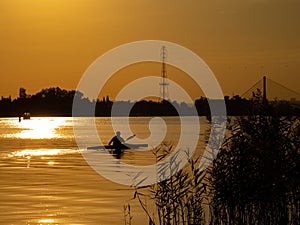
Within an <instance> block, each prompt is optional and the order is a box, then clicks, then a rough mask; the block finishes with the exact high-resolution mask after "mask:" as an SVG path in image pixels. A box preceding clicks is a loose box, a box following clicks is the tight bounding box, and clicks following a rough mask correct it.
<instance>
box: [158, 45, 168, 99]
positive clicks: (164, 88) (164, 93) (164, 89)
mask: <svg viewBox="0 0 300 225" xmlns="http://www.w3.org/2000/svg"><path fill="white" fill-rule="evenodd" d="M160 54H161V61H162V68H161V82H160V83H159V85H160V96H161V98H162V101H163V100H168V99H169V92H168V85H169V83H168V81H167V69H166V59H167V49H166V47H165V46H162V48H161V52H160Z"/></svg>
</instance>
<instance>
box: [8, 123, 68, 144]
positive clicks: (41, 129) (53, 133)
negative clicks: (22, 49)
mask: <svg viewBox="0 0 300 225" xmlns="http://www.w3.org/2000/svg"><path fill="white" fill-rule="evenodd" d="M64 123H65V119H57V118H56V119H51V118H32V119H30V120H23V121H22V122H20V123H19V124H18V128H19V129H21V131H20V132H19V133H16V134H13V136H14V137H16V138H23V139H51V138H59V137H60V134H59V132H57V131H58V130H59V128H60V127H61V126H62V125H63V124H64Z"/></svg>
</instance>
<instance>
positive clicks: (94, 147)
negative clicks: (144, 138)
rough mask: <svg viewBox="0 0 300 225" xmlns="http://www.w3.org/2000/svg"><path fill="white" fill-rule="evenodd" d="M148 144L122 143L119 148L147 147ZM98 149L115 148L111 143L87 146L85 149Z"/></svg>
mask: <svg viewBox="0 0 300 225" xmlns="http://www.w3.org/2000/svg"><path fill="white" fill-rule="evenodd" d="M147 147H148V144H122V146H121V149H122V150H123V149H139V148H147ZM98 149H102V150H105V149H115V147H114V146H113V145H98V146H91V147H87V150H98Z"/></svg>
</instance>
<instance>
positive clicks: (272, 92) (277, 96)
mask: <svg viewBox="0 0 300 225" xmlns="http://www.w3.org/2000/svg"><path fill="white" fill-rule="evenodd" d="M258 92H260V93H261V94H262V97H263V98H265V99H267V100H269V101H273V100H277V101H283V100H284V101H290V103H291V104H293V105H297V106H299V107H300V93H299V92H297V91H294V90H292V89H290V88H288V87H286V86H284V85H282V84H280V83H278V82H276V81H274V80H272V79H269V78H267V77H266V76H264V77H263V78H262V79H260V80H259V81H257V82H256V83H255V84H254V85H253V86H251V87H250V88H249V89H248V90H247V91H246V92H245V93H243V94H242V95H241V96H242V97H243V98H246V99H251V98H253V94H254V93H258Z"/></svg>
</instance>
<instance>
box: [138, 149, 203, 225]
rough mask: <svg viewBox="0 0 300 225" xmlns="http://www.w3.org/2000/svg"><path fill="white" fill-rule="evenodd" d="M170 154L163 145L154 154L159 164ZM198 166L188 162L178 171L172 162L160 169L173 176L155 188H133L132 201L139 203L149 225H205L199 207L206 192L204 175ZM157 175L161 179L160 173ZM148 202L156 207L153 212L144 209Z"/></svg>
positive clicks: (195, 162) (196, 162)
mask: <svg viewBox="0 0 300 225" xmlns="http://www.w3.org/2000/svg"><path fill="white" fill-rule="evenodd" d="M171 151H172V146H167V145H162V146H160V147H158V148H156V149H155V150H154V154H155V156H156V158H157V160H158V161H161V160H163V159H164V158H165V157H166V156H168V155H169V153H170V152H171ZM187 154H188V153H187ZM174 157H177V155H175V156H174ZM187 157H188V155H187ZM197 164H198V160H197V159H191V160H189V163H188V166H186V167H185V168H184V169H182V170H178V165H176V160H172V159H171V160H170V163H166V164H164V165H163V166H162V168H160V169H164V170H165V169H170V170H172V171H170V173H171V174H174V175H173V176H171V177H170V178H169V179H165V180H163V181H162V182H160V183H157V184H155V185H151V186H147V187H140V188H136V190H135V194H134V199H138V201H139V202H140V205H141V207H142V209H143V210H144V211H145V213H146V214H147V216H148V218H149V225H156V224H159V225H189V224H199V225H202V224H204V210H203V205H202V203H203V196H204V193H205V191H206V188H205V185H204V184H203V181H204V178H205V174H204V172H203V171H200V170H199V169H198V166H196V165H197ZM159 174H161V176H164V174H163V173H159ZM161 178H162V177H161ZM147 202H148V203H150V204H151V202H152V203H154V204H155V207H154V210H153V211H152V210H150V209H149V208H147V207H148V205H147Z"/></svg>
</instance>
